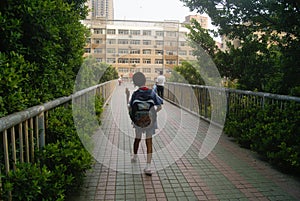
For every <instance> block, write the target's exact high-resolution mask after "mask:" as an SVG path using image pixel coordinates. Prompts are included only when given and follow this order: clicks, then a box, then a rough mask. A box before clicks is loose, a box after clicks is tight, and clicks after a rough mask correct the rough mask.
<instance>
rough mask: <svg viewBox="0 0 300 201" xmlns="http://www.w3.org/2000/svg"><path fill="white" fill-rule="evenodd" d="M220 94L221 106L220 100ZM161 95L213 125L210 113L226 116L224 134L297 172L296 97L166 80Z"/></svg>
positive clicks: (299, 104)
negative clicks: (163, 91)
mask: <svg viewBox="0 0 300 201" xmlns="http://www.w3.org/2000/svg"><path fill="white" fill-rule="evenodd" d="M150 83H151V84H153V82H150ZM223 93H225V97H226V100H225V102H226V103H225V105H224V103H220V101H224V99H223V97H224V96H223V95H224V94H223ZM164 98H165V99H166V100H168V101H170V102H172V103H174V104H177V105H179V106H180V107H182V108H184V109H186V110H189V111H191V112H192V113H193V114H196V115H198V116H200V117H201V118H203V119H205V120H207V121H210V122H211V121H215V122H213V123H216V124H218V123H220V122H218V118H214V119H213V118H212V114H213V113H215V114H217V115H216V116H220V117H221V118H220V119H222V118H223V117H224V116H223V115H226V121H225V125H224V132H225V133H226V134H227V135H228V136H231V137H234V138H235V140H236V141H237V142H238V143H239V144H240V145H241V146H243V147H247V148H250V149H251V150H253V151H255V152H257V153H259V154H260V155H261V156H262V157H263V158H265V159H266V160H267V161H269V162H271V163H272V164H274V165H275V166H277V167H279V168H281V169H282V170H286V171H293V172H295V173H297V174H300V126H299V125H300V98H299V97H292V96H285V95H277V94H269V93H262V92H252V91H242V90H234V89H224V88H217V87H210V86H198V85H188V84H181V83H166V85H165V93H164ZM219 98H220V99H219ZM218 99H219V100H218ZM224 106H226V110H225V113H224V108H223V109H221V107H224Z"/></svg>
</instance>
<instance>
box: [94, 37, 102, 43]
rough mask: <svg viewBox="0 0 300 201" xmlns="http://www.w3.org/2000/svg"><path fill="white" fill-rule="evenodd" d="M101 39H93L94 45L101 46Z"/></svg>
mask: <svg viewBox="0 0 300 201" xmlns="http://www.w3.org/2000/svg"><path fill="white" fill-rule="evenodd" d="M102 42H103V41H102V38H94V43H96V44H102Z"/></svg>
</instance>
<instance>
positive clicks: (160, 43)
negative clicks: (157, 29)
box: [155, 40, 164, 45]
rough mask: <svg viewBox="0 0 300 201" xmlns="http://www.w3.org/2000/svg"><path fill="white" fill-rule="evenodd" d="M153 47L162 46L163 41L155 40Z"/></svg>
mask: <svg viewBox="0 0 300 201" xmlns="http://www.w3.org/2000/svg"><path fill="white" fill-rule="evenodd" d="M155 45H164V41H163V40H157V41H155Z"/></svg>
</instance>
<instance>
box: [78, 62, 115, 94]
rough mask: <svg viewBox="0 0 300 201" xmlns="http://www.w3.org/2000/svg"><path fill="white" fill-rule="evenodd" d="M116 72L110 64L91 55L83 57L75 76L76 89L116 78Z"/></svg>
mask: <svg viewBox="0 0 300 201" xmlns="http://www.w3.org/2000/svg"><path fill="white" fill-rule="evenodd" d="M117 78H118V72H117V71H116V69H115V68H113V67H112V66H111V65H108V64H106V63H100V62H97V61H96V59H95V58H93V57H87V58H85V59H84V61H83V64H82V66H81V68H80V71H79V73H78V75H77V78H76V88H75V90H76V91H79V90H81V89H85V88H88V87H91V86H95V85H97V84H99V83H103V82H106V81H109V80H113V79H117Z"/></svg>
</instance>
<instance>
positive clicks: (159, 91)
mask: <svg viewBox="0 0 300 201" xmlns="http://www.w3.org/2000/svg"><path fill="white" fill-rule="evenodd" d="M157 94H158V95H159V96H160V97H161V95H162V94H161V86H160V85H157Z"/></svg>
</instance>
